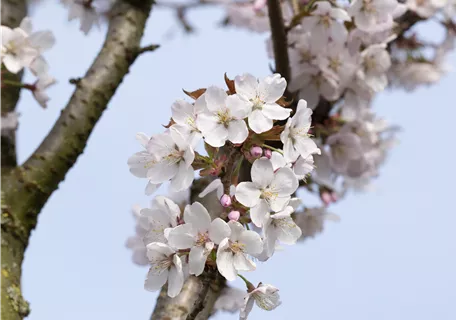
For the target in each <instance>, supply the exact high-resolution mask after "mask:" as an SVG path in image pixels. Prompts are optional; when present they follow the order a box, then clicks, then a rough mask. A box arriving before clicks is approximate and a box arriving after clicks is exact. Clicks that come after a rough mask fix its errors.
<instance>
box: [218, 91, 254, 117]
mask: <svg viewBox="0 0 456 320" xmlns="http://www.w3.org/2000/svg"><path fill="white" fill-rule="evenodd" d="M225 103H226V107H227V108H228V109H229V110H230V114H231V115H232V116H233V117H235V118H236V119H244V118H246V117H247V116H248V115H249V113H250V111H251V108H252V103H251V102H249V101H245V100H242V99H241V98H239V96H237V95H231V96H228V97H227V98H226V102H225Z"/></svg>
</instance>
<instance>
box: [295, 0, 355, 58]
mask: <svg viewBox="0 0 456 320" xmlns="http://www.w3.org/2000/svg"><path fill="white" fill-rule="evenodd" d="M315 8H316V9H315V10H313V11H311V13H310V14H311V15H310V16H308V17H304V18H303V19H302V23H301V25H302V28H303V29H304V30H312V33H311V34H312V38H313V39H314V42H313V44H314V45H315V46H316V47H317V48H319V49H323V48H324V47H325V46H326V45H327V43H328V41H329V39H331V40H332V41H334V42H339V43H344V42H345V40H346V39H347V29H346V28H345V26H344V25H343V24H342V23H341V22H343V21H350V20H351V19H350V16H349V15H348V14H347V12H346V11H345V10H343V9H340V8H333V7H332V6H331V4H330V3H329V2H327V1H319V2H316V3H315Z"/></svg>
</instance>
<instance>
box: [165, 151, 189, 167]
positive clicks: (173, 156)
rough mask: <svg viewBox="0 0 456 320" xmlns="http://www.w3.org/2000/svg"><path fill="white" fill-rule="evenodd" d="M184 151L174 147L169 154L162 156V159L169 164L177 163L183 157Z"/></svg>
mask: <svg viewBox="0 0 456 320" xmlns="http://www.w3.org/2000/svg"><path fill="white" fill-rule="evenodd" d="M184 152H185V151H179V150H177V149H174V150H173V151H171V153H170V154H168V155H167V156H165V157H164V159H165V160H166V161H167V162H169V164H176V163H179V162H180V161H181V160H182V159H183V157H184Z"/></svg>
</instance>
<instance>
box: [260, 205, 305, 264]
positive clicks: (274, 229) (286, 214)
mask: <svg viewBox="0 0 456 320" xmlns="http://www.w3.org/2000/svg"><path fill="white" fill-rule="evenodd" d="M293 211H294V209H293V207H291V206H288V207H286V208H285V209H284V210H282V211H280V212H277V213H274V214H269V213H267V214H266V218H265V223H264V229H263V232H264V240H263V241H264V250H265V251H266V256H267V257H271V256H272V255H273V254H274V251H275V247H276V242H277V241H280V242H282V243H285V244H288V245H292V244H295V243H296V241H297V240H298V239H299V238H300V237H301V229H300V228H299V227H298V226H297V225H296V223H295V222H294V221H293V219H292V218H291V214H292V213H293Z"/></svg>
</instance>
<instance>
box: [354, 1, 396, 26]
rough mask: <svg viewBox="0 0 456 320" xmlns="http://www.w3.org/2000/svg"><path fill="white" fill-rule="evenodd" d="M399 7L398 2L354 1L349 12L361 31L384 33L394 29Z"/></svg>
mask: <svg viewBox="0 0 456 320" xmlns="http://www.w3.org/2000/svg"><path fill="white" fill-rule="evenodd" d="M398 5H399V4H398V2H397V0H353V1H351V3H350V7H349V8H348V10H347V11H348V14H349V15H350V16H352V17H354V19H355V25H356V27H358V28H359V29H361V30H363V31H367V32H373V31H382V30H386V29H389V28H391V27H392V24H393V16H394V15H395V10H396V9H397V8H398Z"/></svg>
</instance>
